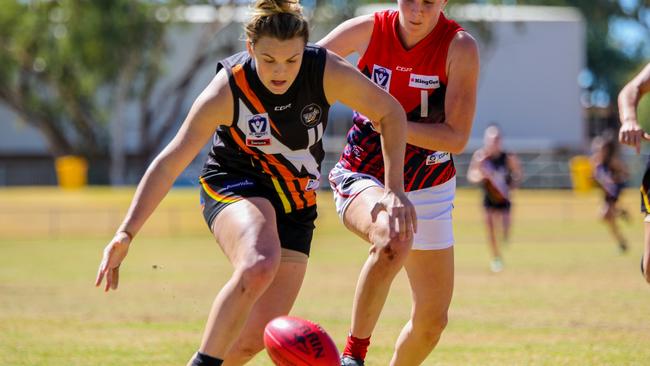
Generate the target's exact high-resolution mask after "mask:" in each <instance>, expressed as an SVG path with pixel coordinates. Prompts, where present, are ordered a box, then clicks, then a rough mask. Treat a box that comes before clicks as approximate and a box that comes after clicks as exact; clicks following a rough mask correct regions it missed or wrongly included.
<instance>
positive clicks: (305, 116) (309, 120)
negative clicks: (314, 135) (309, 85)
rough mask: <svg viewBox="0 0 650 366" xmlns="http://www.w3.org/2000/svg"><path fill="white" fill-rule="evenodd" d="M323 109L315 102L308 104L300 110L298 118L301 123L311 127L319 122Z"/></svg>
mask: <svg viewBox="0 0 650 366" xmlns="http://www.w3.org/2000/svg"><path fill="white" fill-rule="evenodd" d="M322 115H323V109H322V108H321V106H319V105H318V104H316V103H312V104H309V105H307V106H305V108H303V109H302V112H300V120H301V121H302V124H303V125H305V126H307V127H309V128H311V127H314V126H316V125H317V124H318V123H320V119H321V116H322Z"/></svg>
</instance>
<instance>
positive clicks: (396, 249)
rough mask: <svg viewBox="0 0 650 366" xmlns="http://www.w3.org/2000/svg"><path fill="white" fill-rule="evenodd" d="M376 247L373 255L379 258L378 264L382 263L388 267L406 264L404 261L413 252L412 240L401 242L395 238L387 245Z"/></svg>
mask: <svg viewBox="0 0 650 366" xmlns="http://www.w3.org/2000/svg"><path fill="white" fill-rule="evenodd" d="M373 245H375V250H373V254H374V255H375V256H376V257H377V262H378V263H382V264H383V265H385V266H388V267H396V268H397V267H399V268H401V266H402V265H403V264H404V261H405V260H406V258H407V257H408V255H409V253H410V252H411V247H412V245H413V241H412V240H410V239H406V240H400V239H399V238H393V239H390V240H388V242H387V243H386V244H385V245H377V244H375V243H373Z"/></svg>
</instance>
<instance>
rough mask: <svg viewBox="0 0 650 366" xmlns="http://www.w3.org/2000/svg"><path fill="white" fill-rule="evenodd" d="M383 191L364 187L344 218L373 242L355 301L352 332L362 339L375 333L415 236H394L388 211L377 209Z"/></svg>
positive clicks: (353, 228)
mask: <svg viewBox="0 0 650 366" xmlns="http://www.w3.org/2000/svg"><path fill="white" fill-rule="evenodd" d="M383 193H384V190H383V189H381V188H379V187H371V188H368V189H366V190H364V191H362V192H361V193H360V194H359V195H358V196H357V197H356V198H355V199H354V200H353V201H352V202H351V203H350V205H349V206H348V208H347V210H346V211H345V214H344V218H343V221H344V223H345V225H346V227H348V229H350V230H351V231H352V232H354V233H356V234H357V235H359V236H360V237H361V238H363V239H365V240H366V241H368V242H370V243H371V248H370V253H369V255H368V259H367V260H366V262H365V264H364V265H363V268H362V269H361V274H360V275H359V279H358V281H357V287H356V292H355V296H354V302H353V305H352V324H351V329H350V333H351V336H352V337H355V338H359V339H366V338H369V337H370V335H371V334H372V331H373V330H374V328H375V326H376V324H377V321H378V319H379V315H380V313H381V310H382V309H383V307H384V304H385V302H386V298H387V297H388V292H389V290H390V285H391V283H392V282H393V279H394V278H395V275H397V273H398V272H399V270H400V269H401V268H402V266H403V264H404V262H405V260H406V258H407V257H408V254H409V251H410V249H411V244H412V239H407V240H399V238H397V237H396V238H392V239H391V238H390V233H389V231H388V225H387V220H388V214H387V213H386V212H385V211H377V210H375V209H374V208H375V204H376V203H377V202H378V201H379V200H380V199H381V198H382V196H383ZM364 353H365V352H364Z"/></svg>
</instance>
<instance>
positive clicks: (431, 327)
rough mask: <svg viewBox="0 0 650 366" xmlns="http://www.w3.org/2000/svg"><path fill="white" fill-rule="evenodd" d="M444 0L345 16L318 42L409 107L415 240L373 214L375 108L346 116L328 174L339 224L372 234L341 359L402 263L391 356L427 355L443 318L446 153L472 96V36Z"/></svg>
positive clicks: (448, 254) (450, 270)
mask: <svg viewBox="0 0 650 366" xmlns="http://www.w3.org/2000/svg"><path fill="white" fill-rule="evenodd" d="M446 4H447V1H446V0H398V1H397V6H398V11H380V12H377V13H375V14H371V15H366V16H360V17H356V18H353V19H350V20H348V21H346V22H344V23H342V24H341V25H339V26H338V27H337V28H336V29H334V30H333V31H332V32H331V33H330V34H329V35H327V36H326V37H325V38H324V39H323V40H321V41H320V42H319V44H320V45H322V46H324V47H326V48H328V49H329V50H331V51H334V52H336V53H338V54H339V55H341V56H348V55H350V54H352V53H354V52H356V53H357V54H358V55H359V56H360V59H359V62H358V64H357V66H358V68H359V70H361V72H363V73H364V74H365V75H366V76H367V77H368V78H370V79H371V80H372V81H373V82H375V83H376V84H377V85H379V86H380V87H382V88H383V89H384V90H387V91H389V92H390V93H391V94H392V95H393V96H395V98H397V100H399V102H400V104H401V105H402V107H403V108H404V110H405V111H406V113H407V116H408V120H409V123H408V131H407V142H408V144H407V146H406V157H405V161H404V184H405V188H406V191H407V196H408V197H409V199H410V200H411V202H413V204H414V205H415V206H416V211H417V214H418V223H417V228H418V232H417V234H416V235H415V237H414V239H413V240H412V241H401V240H385V238H386V236H385V235H381V232H382V226H381V225H379V224H380V223H381V222H382V221H383V220H385V219H384V218H382V217H381V216H379V217H377V216H376V215H373V213H372V212H373V211H372V208H373V207H374V206H375V204H376V202H377V201H378V200H379V199H380V198H381V195H382V191H383V185H384V183H385V182H384V181H382V174H383V172H384V170H383V169H384V165H383V164H382V156H381V154H380V148H381V146H382V142H381V141H380V136H381V134H380V132H381V133H382V134H383V133H384V130H383V129H382V128H381V127H378V126H376V124H375V122H374V120H373V118H372V117H370V116H367V115H364V114H363V113H361V112H360V111H358V112H356V113H355V114H354V117H353V121H354V126H353V127H352V129H351V130H350V131H349V133H348V137H347V140H348V144H347V146H346V147H345V150H344V151H343V154H342V155H341V158H340V160H339V162H338V164H337V165H336V167H335V168H334V169H333V170H332V172H331V173H330V176H329V179H330V183H331V185H332V188H333V189H334V191H335V193H334V195H335V200H336V206H337V210H338V213H339V215H340V216H341V218H342V220H343V222H344V223H345V225H346V226H347V227H348V228H349V229H350V230H351V231H353V232H354V233H356V234H358V235H359V236H360V237H361V238H363V239H364V240H366V241H368V242H369V243H371V251H370V255H369V257H368V259H367V261H366V263H365V264H364V266H363V268H362V272H361V275H360V277H359V280H358V283H357V289H356V294H355V299H354V303H353V308H352V324H351V329H350V335H349V337H348V340H347V344H346V348H345V350H344V351H343V357H342V360H341V362H342V364H345V365H360V364H363V362H364V358H365V355H366V351H367V347H368V345H369V342H370V336H371V333H372V331H373V329H374V328H375V325H376V324H377V321H378V319H379V315H380V313H381V310H382V307H383V305H384V303H385V301H386V297H387V295H388V291H389V288H390V285H391V283H392V281H393V278H394V277H395V275H396V274H397V273H398V272H399V270H400V269H401V268H402V267H405V269H406V272H407V275H408V278H409V282H410V285H411V290H412V294H413V309H412V312H411V320H410V321H409V322H408V323H407V324H406V325H405V326H404V328H403V330H402V332H401V334H400V336H399V338H398V340H397V344H396V349H395V353H394V354H393V358H392V360H391V365H415V364H420V363H422V362H423V361H424V359H425V358H426V357H427V355H428V354H429V353H430V352H431V351H432V350H433V348H434V347H435V345H436V344H437V342H438V340H439V338H440V335H441V333H442V331H443V329H444V328H445V326H446V324H447V311H448V308H449V304H450V302H451V297H452V292H453V282H454V281H453V277H454V256H453V243H454V238H453V230H452V218H451V211H452V208H453V200H454V196H455V190H456V178H455V176H456V169H455V168H454V162H453V159H452V156H451V154H452V153H459V152H461V151H462V150H463V149H464V147H465V145H466V143H467V140H468V138H469V133H470V130H471V126H472V120H473V117H474V110H475V105H476V86H477V79H478V72H479V60H478V59H479V57H478V49H477V45H476V41H475V40H474V39H473V38H472V37H471V36H470V35H469V34H468V33H467V32H465V31H464V30H463V29H462V28H461V27H460V26H459V25H458V24H457V23H456V22H454V21H452V20H449V19H447V18H446V17H445V16H444V14H443V13H442V10H443V8H444V6H445V5H446Z"/></svg>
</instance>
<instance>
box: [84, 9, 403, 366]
mask: <svg viewBox="0 0 650 366" xmlns="http://www.w3.org/2000/svg"><path fill="white" fill-rule="evenodd" d="M245 31H246V36H247V40H246V49H247V51H245V52H242V53H238V54H236V55H234V56H231V57H229V58H226V59H225V60H222V61H220V62H219V63H218V65H217V74H216V76H215V77H214V79H213V80H212V81H211V82H210V84H209V85H208V86H207V87H206V88H205V89H204V90H203V92H202V93H201V94H200V95H199V97H198V98H197V99H196V101H195V102H194V105H193V106H192V108H191V110H190V112H189V114H188V116H187V118H186V119H185V121H184V122H183V125H182V126H181V128H180V130H179V131H178V133H177V134H176V136H175V137H174V138H173V139H172V141H171V142H170V143H169V145H167V147H166V148H165V149H164V150H163V151H162V152H161V153H160V154H159V155H158V156H157V157H156V159H154V161H153V162H152V163H151V165H150V166H149V168H148V170H147V172H146V173H145V175H144V177H143V178H142V180H141V181H140V184H139V185H138V188H137V190H136V193H135V197H134V199H133V202H132V203H131V207H130V208H129V211H128V213H127V215H126V218H125V219H124V221H123V222H122V224H121V225H120V227H119V228H118V230H117V233H116V234H115V236H114V237H113V239H112V240H111V241H110V243H109V244H108V245H107V246H106V249H105V250H104V257H103V259H102V261H101V264H100V266H99V272H98V275H97V279H96V285H97V286H99V285H100V284H101V283H102V280H103V279H106V286H105V290H106V291H108V290H109V289H116V288H117V286H118V279H119V277H118V274H119V268H120V264H121V263H122V261H123V260H124V257H125V256H126V254H127V252H128V250H129V247H130V244H131V242H132V240H133V238H134V236H135V235H136V234H137V232H138V231H139V230H140V228H141V227H142V225H143V224H144V223H145V221H146V220H147V218H148V217H149V216H150V215H151V213H152V212H153V211H154V209H155V208H156V206H157V205H158V204H159V203H160V201H161V200H162V199H163V197H164V196H165V194H166V193H167V192H168V191H169V189H170V188H171V186H172V183H173V182H174V180H175V179H176V177H177V176H178V175H179V174H180V173H181V172H182V171H183V169H185V167H186V166H187V165H188V164H189V163H190V162H191V161H192V159H194V157H195V156H196V155H197V154H198V152H199V151H200V150H201V148H202V147H203V146H204V144H205V143H206V142H207V140H208V139H209V138H210V136H213V139H212V148H211V150H210V152H209V154H208V158H207V160H206V163H205V165H204V168H203V172H202V174H201V177H200V179H199V180H200V182H201V188H202V189H201V201H202V206H203V215H204V217H205V219H206V222H207V224H208V226H209V228H210V230H211V231H212V233H213V234H214V237H215V239H216V241H217V242H218V243H219V245H220V246H221V249H222V250H223V252H224V253H225V255H226V257H228V259H229V260H230V262H231V263H232V265H233V267H234V271H233V274H232V277H231V278H230V280H229V281H228V282H227V283H226V285H225V286H224V287H223V288H222V289H221V290H220V291H219V293H218V294H217V296H216V298H215V300H214V303H213V305H212V309H211V311H210V315H209V317H208V321H207V324H206V328H205V332H204V334H203V340H202V342H201V345H200V347H199V349H198V352H197V353H196V354H195V355H194V357H193V359H192V360H191V361H190V363H189V365H192V366H199V365H207V366H212V365H221V364H223V363H224V360H225V364H227V365H241V364H244V363H245V362H246V361H248V360H249V359H250V358H252V357H253V355H254V354H255V353H257V352H259V351H260V350H262V349H263V337H262V333H263V329H264V325H265V324H266V323H267V322H268V321H270V320H271V319H273V318H274V317H276V316H279V315H284V314H287V313H288V312H289V311H290V309H291V307H292V305H293V303H294V300H295V299H296V296H297V294H298V290H299V288H300V286H301V284H302V281H303V277H304V274H305V270H306V267H307V257H308V255H309V249H310V244H311V239H312V231H313V229H314V220H315V218H316V190H317V188H318V184H319V178H320V164H321V161H322V159H323V154H324V152H323V148H322V142H321V138H322V136H323V131H324V129H325V125H326V122H327V114H328V109H329V106H330V105H331V104H332V103H334V102H335V101H337V100H338V101H341V102H342V103H344V104H347V105H349V106H351V107H353V108H355V109H359V110H361V111H363V113H366V114H367V115H368V116H369V117H370V118H372V119H373V120H375V121H377V124H378V126H379V128H381V129H382V130H383V131H384V134H383V135H382V137H381V139H382V146H383V150H382V153H383V157H384V164H385V168H386V169H385V175H384V178H385V180H386V185H385V188H384V189H383V190H382V195H381V197H380V199H379V203H378V205H377V206H376V207H377V210H378V211H380V212H385V216H386V217H387V219H386V221H384V222H383V223H384V224H385V225H386V227H382V229H384V230H385V231H387V232H389V234H388V235H389V236H390V235H393V236H395V237H397V238H400V240H404V241H406V240H408V238H409V237H411V236H412V231H411V230H412V224H413V221H414V220H415V211H414V209H413V206H412V205H411V204H410V202H409V200H408V199H407V198H406V196H405V193H404V188H403V177H402V172H403V159H404V146H405V134H406V116H405V113H404V111H403V109H402V108H401V106H400V105H399V103H398V102H397V101H396V100H395V99H394V98H393V97H392V96H390V95H389V94H388V93H386V92H384V91H382V90H381V88H379V87H377V86H376V85H374V84H373V83H372V82H370V81H369V80H368V79H367V78H365V77H364V76H363V75H362V74H361V73H359V72H358V71H356V70H355V69H354V67H352V66H351V65H349V64H348V63H347V62H345V61H344V60H343V59H341V58H340V57H338V56H336V55H334V54H332V53H328V52H327V51H326V50H325V49H324V48H321V47H313V46H307V45H306V43H307V40H308V37H309V34H308V31H309V26H308V24H307V22H306V20H305V19H304V18H303V16H302V13H301V7H300V5H299V4H298V2H297V1H296V0H258V1H257V3H256V4H255V7H254V14H253V15H252V18H251V19H250V21H248V23H247V24H246V26H245ZM341 85H345V86H346V87H345V88H342V87H341Z"/></svg>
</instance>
